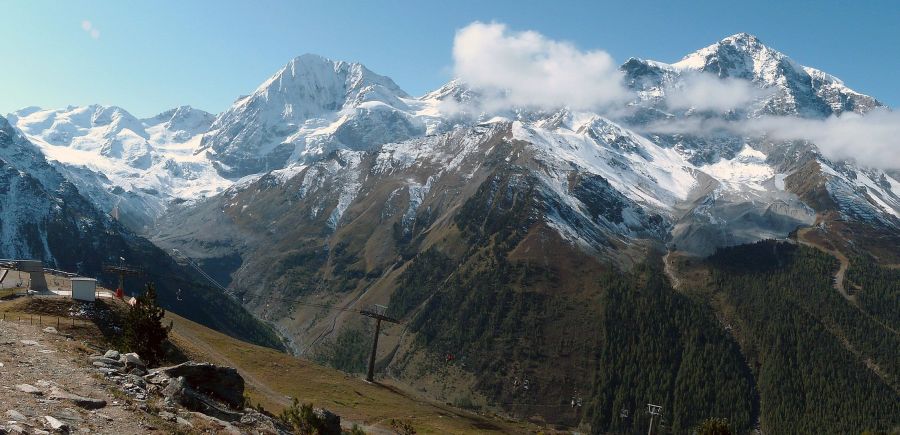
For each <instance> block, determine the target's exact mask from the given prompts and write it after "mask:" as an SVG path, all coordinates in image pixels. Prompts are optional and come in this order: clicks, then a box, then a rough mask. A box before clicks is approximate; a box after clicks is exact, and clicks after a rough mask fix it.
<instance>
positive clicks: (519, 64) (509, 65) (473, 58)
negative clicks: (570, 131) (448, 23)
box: [453, 22, 631, 110]
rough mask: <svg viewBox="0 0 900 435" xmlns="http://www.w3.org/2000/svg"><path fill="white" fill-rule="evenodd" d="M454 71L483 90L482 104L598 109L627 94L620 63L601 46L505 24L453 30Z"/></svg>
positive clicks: (628, 93) (621, 98)
mask: <svg viewBox="0 0 900 435" xmlns="http://www.w3.org/2000/svg"><path fill="white" fill-rule="evenodd" d="M453 60H454V72H455V73H456V75H457V76H458V77H459V78H461V79H462V80H463V81H465V82H466V83H467V84H469V85H470V86H472V87H474V88H477V89H480V90H482V91H484V92H485V95H487V96H488V99H487V100H485V101H483V104H484V105H485V106H486V108H488V109H490V108H493V107H509V106H519V107H539V108H553V107H562V106H568V107H570V108H573V109H584V110H587V109H598V108H603V107H604V106H608V105H610V104H614V103H620V102H623V101H626V100H628V99H629V98H630V97H631V93H630V91H629V90H628V89H626V88H625V86H624V85H623V84H622V79H623V74H622V72H621V71H619V68H618V64H617V63H616V61H615V60H614V59H613V58H612V56H610V55H609V53H607V52H605V51H603V50H592V51H582V50H579V49H578V48H577V47H575V46H574V45H573V44H571V43H568V42H562V41H555V40H552V39H549V38H547V37H545V36H543V35H541V34H540V33H537V32H533V31H525V32H516V31H512V30H510V29H509V28H508V27H507V26H506V25H505V24H500V23H489V24H486V23H480V22H474V23H472V24H469V25H468V26H466V27H464V28H462V29H460V30H459V31H457V32H456V38H455V39H454V42H453Z"/></svg>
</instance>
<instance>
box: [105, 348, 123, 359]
mask: <svg viewBox="0 0 900 435" xmlns="http://www.w3.org/2000/svg"><path fill="white" fill-rule="evenodd" d="M120 356H121V355H120V354H119V351H117V350H112V349H110V350H108V351H106V353H105V354H103V357H104V358H109V359H114V360H116V361H118V360H119V357H120Z"/></svg>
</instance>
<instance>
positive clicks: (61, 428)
mask: <svg viewBox="0 0 900 435" xmlns="http://www.w3.org/2000/svg"><path fill="white" fill-rule="evenodd" d="M44 420H46V421H47V427H49V428H50V429H53V430H55V431H57V432H63V433H65V432H68V431H69V425H67V424H65V423H63V422H61V421H59V420H57V419H56V418H54V417H51V416H49V415H45V416H44Z"/></svg>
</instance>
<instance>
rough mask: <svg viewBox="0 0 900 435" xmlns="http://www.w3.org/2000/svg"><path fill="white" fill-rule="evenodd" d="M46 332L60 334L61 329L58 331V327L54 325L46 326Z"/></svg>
mask: <svg viewBox="0 0 900 435" xmlns="http://www.w3.org/2000/svg"><path fill="white" fill-rule="evenodd" d="M44 332H46V333H48V334H59V331H57V330H56V328H54V327H52V326H48V327H46V328H44Z"/></svg>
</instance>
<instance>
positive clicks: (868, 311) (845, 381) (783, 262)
mask: <svg viewBox="0 0 900 435" xmlns="http://www.w3.org/2000/svg"><path fill="white" fill-rule="evenodd" d="M708 263H709V265H710V266H711V270H712V281H713V283H712V286H713V287H714V290H716V291H718V292H721V293H722V294H724V296H725V297H726V300H727V302H728V304H730V305H731V306H732V307H733V309H734V311H735V313H736V316H737V319H736V321H737V323H738V325H739V326H741V328H739V330H742V331H743V333H744V334H746V337H744V338H746V339H747V341H748V342H749V343H750V346H752V348H750V349H745V353H747V354H748V355H750V359H751V367H753V375H754V377H755V379H756V383H757V388H758V390H759V395H760V412H761V418H760V419H761V423H762V428H763V430H764V431H765V432H766V433H858V432H860V431H862V430H864V429H880V430H887V429H891V428H896V427H898V426H900V382H898V381H900V377H898V376H900V336H898V334H897V332H896V326H897V325H898V323H897V321H896V319H897V317H896V315H897V303H896V301H897V294H898V286H900V281H898V280H897V279H896V277H897V274H896V271H890V270H887V269H884V268H882V267H879V266H877V265H875V264H874V263H872V262H871V261H864V259H861V258H859V259H855V261H854V262H853V266H852V267H851V268H850V272H849V275H848V276H849V277H850V281H851V282H853V283H854V284H856V285H857V286H859V287H860V289H859V290H858V293H859V296H858V301H859V302H853V301H848V300H846V299H844V297H842V296H841V294H840V293H839V292H838V291H837V290H836V289H835V288H834V284H833V279H832V278H833V276H834V272H835V271H836V270H837V261H836V260H835V259H834V258H833V257H831V256H829V255H827V254H825V253H822V252H820V251H818V250H815V249H813V248H809V247H804V246H799V245H795V244H790V243H784V242H775V241H762V242H758V243H755V244H752V245H744V246H738V247H733V248H727V249H722V250H720V251H719V252H718V253H716V255H714V256H712V257H711V258H710V259H709V261H708ZM892 304H893V305H892Z"/></svg>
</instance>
